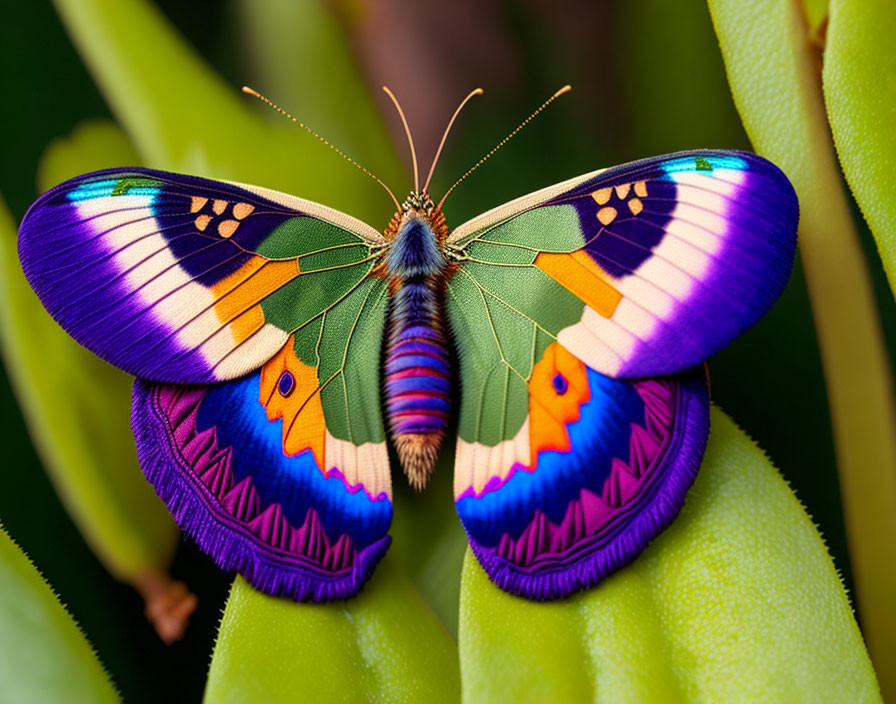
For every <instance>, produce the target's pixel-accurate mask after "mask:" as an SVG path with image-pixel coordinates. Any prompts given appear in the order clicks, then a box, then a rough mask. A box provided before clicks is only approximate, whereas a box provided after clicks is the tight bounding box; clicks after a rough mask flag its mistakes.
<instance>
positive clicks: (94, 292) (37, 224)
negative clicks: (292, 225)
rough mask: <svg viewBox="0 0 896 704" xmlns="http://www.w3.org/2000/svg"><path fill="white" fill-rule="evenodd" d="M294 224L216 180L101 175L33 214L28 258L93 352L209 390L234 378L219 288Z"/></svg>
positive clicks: (43, 202)
mask: <svg viewBox="0 0 896 704" xmlns="http://www.w3.org/2000/svg"><path fill="white" fill-rule="evenodd" d="M295 215H297V213H295V212H290V211H288V210H286V209H285V208H284V207H283V206H279V205H277V204H274V203H271V202H269V201H267V200H265V199H263V198H260V197H259V196H257V195H254V194H252V193H250V192H249V191H246V190H245V189H242V188H239V187H237V186H230V185H227V184H223V183H220V182H217V181H212V180H209V179H203V178H197V177H191V176H182V175H177V174H168V173H165V172H162V171H152V170H149V169H128V170H126V171H123V170H109V171H100V172H96V173H93V174H87V175H86V176H81V177H78V178H76V179H73V180H71V181H67V182H65V183H63V184H60V185H59V186H56V187H55V188H53V189H51V190H50V191H48V192H47V193H45V194H44V195H42V196H41V197H40V199H38V200H37V201H36V202H35V203H34V205H32V206H31V208H30V209H29V211H28V213H27V214H26V215H25V218H24V220H23V221H22V225H21V227H20V229H19V256H20V258H21V261H22V267H23V269H24V272H25V276H26V278H27V279H28V282H29V283H30V284H31V286H32V288H33V289H34V290H35V292H36V293H37V294H38V296H39V297H40V299H41V301H42V302H43V304H44V305H45V306H46V308H47V310H48V311H49V312H50V314H51V315H52V316H53V317H54V318H55V319H56V320H57V322H59V324H60V325H62V327H64V328H65V329H66V330H67V331H68V332H69V333H70V334H71V335H72V336H73V337H74V338H75V339H76V340H77V341H78V342H80V343H81V344H82V345H84V346H85V347H87V348H88V349H90V350H92V351H93V352H95V353H96V354H98V355H99V356H100V357H102V358H103V359H106V360H107V361H109V362H111V363H112V364H114V365H116V366H118V367H120V368H121V369H124V370H125V371H127V372H129V373H131V374H134V375H136V376H140V377H142V378H147V379H155V380H160V381H177V382H189V383H208V382H213V381H217V380H220V379H221V378H228V377H227V376H221V375H220V374H218V373H217V370H216V369H215V366H216V363H217V362H219V361H220V360H218V359H217V358H216V357H215V354H214V353H213V352H212V350H213V349H217V348H221V344H220V339H219V338H220V337H221V336H223V335H228V334H230V333H229V332H228V330H227V329H226V327H227V323H228V322H230V321H227V320H224V321H221V320H218V318H217V317H216V310H215V303H216V302H217V300H218V298H219V297H221V294H220V293H217V292H216V290H215V286H216V285H217V284H220V283H221V282H222V281H225V280H226V279H227V278H228V277H231V276H232V275H233V274H234V273H236V272H238V271H240V270H241V269H244V268H245V267H246V266H247V265H249V264H251V263H252V260H253V259H257V257H256V255H255V254H254V250H256V249H257V248H258V247H259V245H260V244H261V243H262V242H263V241H264V240H265V238H266V237H268V236H269V235H270V234H271V233H272V232H273V231H275V230H276V229H277V227H278V226H280V225H282V224H283V223H284V222H286V221H287V220H289V219H290V218H291V217H294V216H295ZM271 332H272V331H271V330H265V334H271ZM274 337H276V335H274ZM282 337H283V339H281V340H279V342H280V345H282V343H283V341H284V340H285V337H286V336H285V333H284V334H283V335H282ZM205 343H209V344H207V345H205ZM203 345H205V347H203ZM268 348H269V353H270V354H273V353H274V352H276V350H277V345H276V344H271V345H268ZM270 354H269V355H268V356H270ZM262 361H264V359H261V360H259V361H258V364H260V363H261V362H262ZM255 366H258V365H257V364H256V365H255Z"/></svg>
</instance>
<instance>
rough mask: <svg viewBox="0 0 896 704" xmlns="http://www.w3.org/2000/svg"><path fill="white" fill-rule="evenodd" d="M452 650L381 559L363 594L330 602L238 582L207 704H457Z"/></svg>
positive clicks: (429, 614) (215, 659)
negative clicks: (282, 595)
mask: <svg viewBox="0 0 896 704" xmlns="http://www.w3.org/2000/svg"><path fill="white" fill-rule="evenodd" d="M459 698H460V681H459V674H458V664H457V648H456V647H455V645H454V641H453V640H452V639H451V636H450V635H449V634H448V631H446V630H445V628H444V626H442V624H441V623H440V622H439V619H438V618H437V617H436V615H435V614H434V613H433V612H432V610H431V609H430V608H429V607H428V606H427V604H426V602H424V601H423V599H421V598H420V595H419V594H418V593H417V592H416V591H415V589H414V587H413V586H412V585H411V583H410V581H409V580H408V579H407V578H406V577H404V576H403V575H402V574H401V572H400V571H399V570H398V569H396V563H395V562H393V560H392V558H390V557H387V558H386V559H385V560H384V561H383V563H382V564H381V565H380V566H379V568H378V569H377V571H376V573H375V574H374V577H373V579H371V581H370V583H369V584H368V585H367V586H366V587H365V588H364V591H363V592H361V594H360V595H359V596H357V597H355V598H353V599H350V600H349V601H339V602H334V603H331V604H301V603H296V602H294V601H291V600H289V599H278V598H275V597H270V596H267V595H265V594H262V593H261V592H259V591H257V590H255V589H253V588H252V587H251V586H249V584H248V583H247V582H245V581H244V580H243V579H242V578H240V577H238V578H237V579H236V581H235V582H234V585H233V590H232V591H231V594H230V600H229V601H228V602H227V608H226V609H225V611H224V618H223V619H222V621H221V628H220V633H219V636H218V643H217V646H216V647H215V652H214V655H213V656H212V664H211V669H210V671H209V680H208V687H207V689H206V693H205V701H207V702H209V703H210V704H211V703H214V704H226V703H227V702H234V703H237V702H262V701H263V702H267V703H269V704H280V703H281V702H282V703H283V704H286V703H288V702H289V703H291V702H295V701H313V702H454V701H457V700H458V699H459Z"/></svg>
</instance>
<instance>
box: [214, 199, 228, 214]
mask: <svg viewBox="0 0 896 704" xmlns="http://www.w3.org/2000/svg"><path fill="white" fill-rule="evenodd" d="M226 208H227V201H226V200H216V201H214V202H213V203H212V210H213V211H214V212H215V215H220V214H221V213H223V212H224V210H225V209H226Z"/></svg>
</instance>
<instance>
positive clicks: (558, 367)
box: [529, 342, 591, 467]
mask: <svg viewBox="0 0 896 704" xmlns="http://www.w3.org/2000/svg"><path fill="white" fill-rule="evenodd" d="M557 374H562V375H563V378H564V380H565V382H566V390H565V391H564V393H562V394H561V393H558V391H557V388H556V387H555V386H554V378H555V377H556V376H557ZM590 398H591V389H590V387H589V386H588V372H587V371H586V367H585V365H584V364H583V363H582V362H581V361H580V360H579V359H577V358H576V357H574V356H573V355H572V354H570V353H569V352H568V351H567V350H566V348H565V347H563V346H562V345H561V344H560V343H559V342H552V343H551V344H550V345H548V346H547V348H546V349H545V351H544V355H543V356H542V358H541V361H540V362H538V363H537V364H536V365H535V367H534V368H533V369H532V378H531V379H529V448H530V450H529V451H530V453H531V454H530V458H529V461H530V465H529V466H530V467H534V466H535V462H536V460H537V458H538V452H539V451H541V450H559V451H561V452H568V451H569V448H570V445H569V432H568V431H567V429H566V425H567V423H574V422H575V421H577V420H578V419H579V414H580V409H581V407H582V404H584V403H586V402H587V401H588V400H589V399H590Z"/></svg>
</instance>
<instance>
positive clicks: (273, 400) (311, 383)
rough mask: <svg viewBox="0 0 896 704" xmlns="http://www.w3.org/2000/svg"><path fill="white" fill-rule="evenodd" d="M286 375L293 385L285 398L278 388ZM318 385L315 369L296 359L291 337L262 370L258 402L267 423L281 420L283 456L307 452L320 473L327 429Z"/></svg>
mask: <svg viewBox="0 0 896 704" xmlns="http://www.w3.org/2000/svg"><path fill="white" fill-rule="evenodd" d="M285 371H289V372H290V373H291V374H292V375H293V378H294V379H295V384H294V387H293V390H292V393H290V394H289V396H285V397H284V396H283V395H282V394H281V393H280V391H279V389H278V387H279V384H280V377H281V376H282V375H283V372H285ZM318 384H319V382H318V379H317V367H312V366H309V365H307V364H305V363H304V362H302V361H301V360H300V359H299V358H298V357H296V352H295V337H294V336H290V338H289V340H287V342H286V344H285V345H284V346H283V349H281V350H280V351H279V352H278V353H277V354H276V355H274V356H273V357H272V358H271V359H270V360H268V361H267V362H266V363H265V364H264V366H263V367H262V368H261V393H260V395H259V399H258V400H259V401H260V402H261V405H262V406H264V409H265V412H266V414H267V417H268V420H270V421H275V420H277V419H278V418H282V419H283V453H284V454H285V455H287V456H290V457H292V456H294V455H297V454H299V453H300V452H302V451H303V450H307V449H309V448H310V449H311V452H312V453H314V461H315V462H316V463H317V466H318V468H319V469H320V470H321V471H322V472H323V471H324V468H325V466H326V465H325V464H324V462H325V460H326V458H325V457H324V447H325V443H326V431H327V426H326V422H325V421H324V409H323V406H321V403H320V391H319V390H318Z"/></svg>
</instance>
